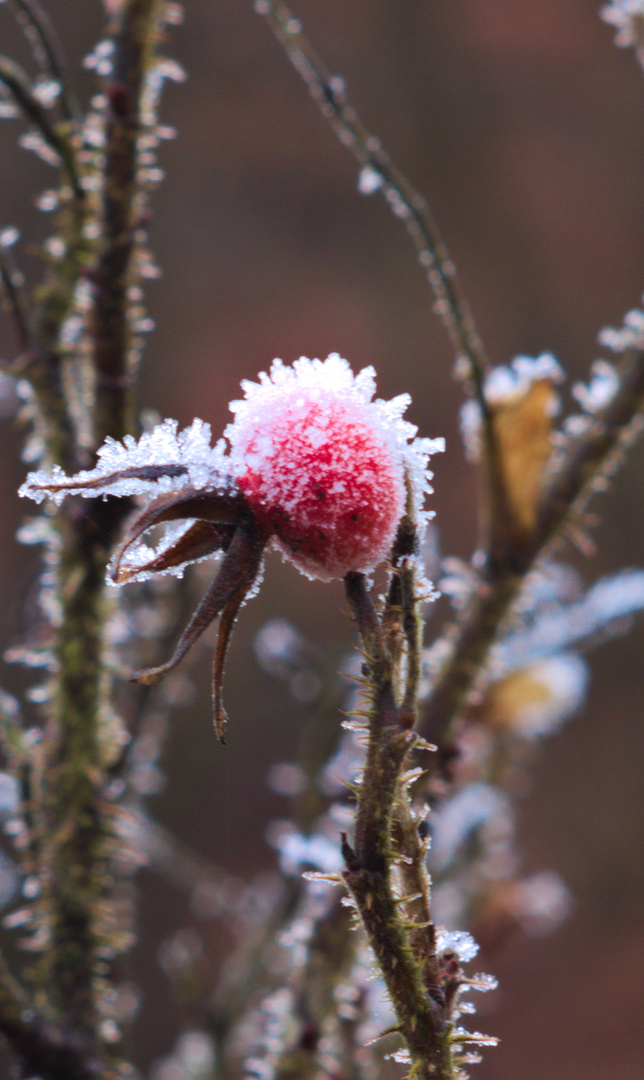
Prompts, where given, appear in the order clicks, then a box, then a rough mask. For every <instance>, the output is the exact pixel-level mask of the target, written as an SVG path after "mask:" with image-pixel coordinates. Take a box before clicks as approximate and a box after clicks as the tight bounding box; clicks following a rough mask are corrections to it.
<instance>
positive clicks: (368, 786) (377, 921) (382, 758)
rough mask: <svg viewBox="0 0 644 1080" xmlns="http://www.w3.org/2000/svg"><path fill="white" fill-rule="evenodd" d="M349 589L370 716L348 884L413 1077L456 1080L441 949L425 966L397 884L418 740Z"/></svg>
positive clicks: (381, 649) (357, 587)
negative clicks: (401, 805) (430, 977)
mask: <svg viewBox="0 0 644 1080" xmlns="http://www.w3.org/2000/svg"><path fill="white" fill-rule="evenodd" d="M345 588H346V593H347V597H348V600H349V603H350V605H351V610H352V612H353V615H354V618H355V620H356V623H357V626H358V630H359V632H360V636H361V639H362V643H363V647H364V651H365V654H366V669H365V676H366V678H367V681H368V688H369V693H370V696H371V710H370V723H369V745H368V749H367V759H366V762H365V767H364V774H363V778H362V782H361V784H360V789H359V797H358V808H357V812H356V824H355V838H354V842H353V846H352V847H351V846H350V845H349V843H348V841H347V840H346V838H344V841H343V856H344V860H345V864H346V870H345V871H344V875H343V876H344V879H345V881H346V883H347V886H348V887H349V889H350V891H351V893H352V895H353V898H354V900H355V902H356V906H357V908H358V911H359V914H360V918H361V920H362V923H363V925H364V928H365V931H366V933H367V936H368V939H369V943H370V945H371V948H372V950H373V952H374V954H375V957H376V960H377V962H378V965H379V967H380V970H381V972H382V975H383V978H384V980H385V983H386V985H387V990H388V992H389V995H390V997H391V1001H392V1004H393V1006H394V1009H395V1012H396V1016H397V1019H398V1022H399V1025H400V1026H399V1030H400V1034H401V1035H402V1036H403V1038H404V1039H405V1042H406V1044H407V1048H408V1050H409V1053H410V1055H411V1061H412V1073H413V1075H414V1076H415V1077H422V1078H423V1080H429V1078H430V1077H432V1078H434V1080H451V1078H452V1077H453V1075H454V1074H453V1065H452V1054H451V1047H450V1031H451V1028H450V1024H449V1019H448V1016H447V1013H446V1010H445V1007H444V1000H443V999H441V994H440V989H439V988H436V989H435V992H434V994H433V995H432V994H430V993H429V992H428V988H427V984H426V979H427V972H428V970H432V972H433V968H432V967H431V965H432V963H433V964H434V965H435V962H436V959H435V948H434V949H433V951H432V950H431V949H430V953H431V956H429V957H423V958H422V959H421V957H420V956H419V955H417V954H416V952H415V950H414V948H413V946H412V941H411V940H410V927H409V925H408V924H407V923H406V922H405V920H404V918H403V915H402V912H401V905H400V904H399V903H397V902H396V898H395V896H394V892H393V883H392V877H391V864H392V860H393V858H394V852H393V850H392V829H393V827H394V811H395V808H396V806H397V803H398V801H399V796H400V783H401V776H402V773H403V770H404V767H405V762H406V761H407V759H408V756H409V753H410V751H411V750H412V749H413V747H414V744H415V743H416V742H417V741H418V738H417V736H416V735H415V734H414V733H413V732H412V731H411V730H409V717H408V716H407V715H406V713H405V712H404V711H403V709H402V708H401V707H400V706H399V705H398V704H397V702H396V699H395V696H394V671H393V662H392V658H391V653H390V652H389V650H388V649H387V646H386V644H385V642H384V640H383V636H382V633H381V624H380V620H379V618H378V615H377V613H376V611H375V608H374V606H373V603H372V601H371V598H370V596H369V594H368V592H367V589H366V585H365V579H364V575H362V574H358V573H349V574H347V576H346V577H345ZM399 828H400V826H399ZM427 940H428V941H429V942H430V943H431V939H430V938H428V939H427ZM428 965H429V967H428Z"/></svg>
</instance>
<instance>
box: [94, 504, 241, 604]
mask: <svg viewBox="0 0 644 1080" xmlns="http://www.w3.org/2000/svg"><path fill="white" fill-rule="evenodd" d="M243 513H244V507H243V496H241V495H239V494H236V495H235V494H232V493H230V492H223V493H222V492H218V491H199V490H198V489H196V488H193V487H185V488H183V489H182V490H181V491H179V492H170V493H165V494H163V495H159V496H158V497H157V498H156V499H154V500H153V501H152V502H151V503H149V504H148V505H147V506H146V507H145V509H144V510H142V511H141V513H140V514H139V516H138V517H137V518H136V519H135V520H134V521H133V522H132V524H131V525H130V527H129V529H128V531H127V533H126V535H125V537H124V539H123V542H122V543H121V546H120V548H119V549H118V551H117V553H116V555H115V556H114V560H113V562H112V566H111V568H110V576H111V578H112V581H114V582H116V584H118V585H121V584H122V583H123V582H125V581H131V580H132V579H133V578H135V577H137V576H139V575H145V576H146V577H147V576H148V575H149V574H152V573H163V572H167V571H169V570H172V569H174V568H177V567H181V566H185V565H186V564H187V563H189V562H195V561H196V560H197V559H203V558H205V557H206V556H208V555H212V554H214V553H215V552H216V551H222V550H223V551H226V550H227V549H228V547H229V545H230V542H231V540H232V537H233V533H234V531H235V522H236V521H237V520H238V519H239V517H240V516H242V515H243ZM192 518H195V519H196V520H195V521H194V523H193V524H192V525H189V526H188V528H187V529H186V530H185V531H184V532H183V533H181V535H180V536H179V537H178V538H177V539H174V541H173V542H171V543H170V544H168V545H167V546H165V547H163V548H162V549H161V550H160V551H157V552H155V553H154V555H153V556H152V557H148V558H146V559H145V560H144V561H143V562H141V561H140V560H137V559H136V555H137V554H140V553H141V551H140V549H139V548H134V547H133V545H134V544H135V543H136V541H137V540H138V539H139V537H140V536H142V535H143V533H145V532H147V531H148V529H151V528H153V527H154V526H155V525H160V524H162V523H164V522H168V521H177V520H180V519H184V520H190V519H192ZM148 550H149V549H147V548H145V549H144V551H145V553H146V554H147V552H148Z"/></svg>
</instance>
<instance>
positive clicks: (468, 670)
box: [423, 351, 644, 745]
mask: <svg viewBox="0 0 644 1080" xmlns="http://www.w3.org/2000/svg"><path fill="white" fill-rule="evenodd" d="M619 375H620V385H619V389H618V390H617V392H616V394H615V395H614V397H613V399H612V400H611V402H610V403H609V404H608V405H607V406H606V408H605V409H603V410H602V411H601V412H599V413H597V414H596V415H595V416H593V417H590V418H589V420H588V424H589V426H588V429H587V430H586V431H585V432H584V433H583V434H582V435H580V436H579V437H578V438H577V439H576V440H574V441H571V442H570V443H569V445H568V447H567V448H566V450H565V451H564V452H562V453H561V457H560V459H559V461H558V462H557V464H556V468H555V470H554V472H553V475H552V476H551V478H550V481H549V483H548V484H547V486H546V487H545V489H544V491H543V494H542V496H541V500H540V508H539V512H538V514H537V524H536V527H535V530H534V533H533V535H532V537H531V539H530V542H529V543H527V544H526V545H525V546H524V548H523V549H522V550H520V551H517V550H516V548H515V547H513V546H512V545H511V544H510V543H508V545H507V546H506V549H505V552H502V553H500V554H498V555H497V558H496V559H495V561H494V562H492V561H491V560H488V565H487V566H486V568H485V570H484V571H483V574H482V577H481V581H480V584H479V587H478V589H477V590H476V592H475V593H474V595H473V596H472V599H471V601H470V604H469V606H468V607H467V608H466V609H465V611H464V613H463V616H462V618H461V619H460V621H459V622H458V623H457V624H456V625H455V626H453V627H452V629H451V631H448V632H451V634H452V640H453V645H452V651H451V654H450V655H449V657H448V658H447V660H446V661H445V663H444V665H443V668H442V670H441V671H440V672H439V674H438V677H437V679H436V682H435V684H434V687H433V689H432V691H431V694H430V696H429V698H428V700H427V702H426V704H425V706H424V710H423V713H424V721H423V733H424V734H425V735H426V736H427V738H429V739H432V741H434V742H437V743H438V744H439V745H440V744H443V743H444V742H445V739H446V738H447V736H448V732H449V728H450V725H451V723H452V721H453V720H454V719H455V718H456V717H457V716H458V714H459V712H460V711H461V709H462V708H463V706H464V705H465V703H466V701H467V698H468V695H469V694H470V692H471V690H472V689H473V688H474V687H475V685H476V682H477V679H478V678H480V677H481V674H482V672H483V670H484V665H485V662H486V659H487V656H488V653H489V651H490V648H491V646H492V645H493V643H494V641H495V639H496V637H497V635H498V633H499V630H500V629H501V627H502V626H503V624H504V622H505V621H506V619H507V618H508V617H509V615H510V612H511V610H512V605H513V604H514V602H515V601H516V599H517V597H518V595H519V592H520V590H521V587H522V585H523V581H524V579H525V577H526V575H527V574H528V573H529V572H530V571H531V570H532V569H533V568H534V566H535V563H536V562H537V560H538V559H539V558H541V557H542V556H543V555H544V553H545V551H546V550H547V549H548V548H549V547H550V546H551V545H552V544H553V543H554V542H555V541H556V540H557V539H558V538H559V537H560V535H561V533H562V532H563V531H565V527H566V524H567V522H569V521H570V520H571V518H575V517H578V516H579V515H580V514H581V512H582V511H583V509H584V507H585V505H586V503H587V501H588V499H589V498H590V496H591V495H592V492H593V481H594V480H595V479H596V478H597V477H600V476H601V475H602V473H604V472H606V471H608V470H610V468H611V467H612V466H613V464H614V463H615V459H616V458H617V457H618V456H619V454H620V453H621V451H622V450H623V449H624V448H625V446H626V444H627V442H628V441H629V440H630V439H631V438H632V437H634V436H635V435H636V434H638V433H639V431H640V430H641V428H642V423H641V421H639V423H638V414H639V413H640V412H641V411H642V409H643V408H644V352H639V351H634V352H631V353H629V354H627V355H625V357H624V359H623V361H622V364H621V369H620V371H619ZM497 551H499V549H498V548H497Z"/></svg>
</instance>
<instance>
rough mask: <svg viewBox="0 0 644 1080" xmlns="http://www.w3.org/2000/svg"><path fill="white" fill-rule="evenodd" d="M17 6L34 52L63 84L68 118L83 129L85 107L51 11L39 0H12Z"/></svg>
mask: <svg viewBox="0 0 644 1080" xmlns="http://www.w3.org/2000/svg"><path fill="white" fill-rule="evenodd" d="M10 2H11V6H12V7H14V8H15V9H16V19H17V21H18V22H19V23H20V24H21V25H22V27H23V29H24V31H25V34H26V36H27V38H28V39H29V41H30V42H32V44H33V46H34V54H35V57H36V59H37V60H40V57H39V55H38V54H39V52H40V53H41V54H42V61H41V64H42V66H43V67H44V69H45V71H47V73H48V74H49V76H50V77H51V78H52V79H53V80H54V81H55V82H57V83H58V85H59V86H60V93H59V94H58V97H57V99H56V100H57V102H58V104H59V106H60V112H61V114H62V117H63V119H64V120H66V121H67V122H68V123H69V124H70V125H75V126H76V127H77V128H79V129H80V125H81V120H82V117H81V111H80V108H79V105H78V102H77V100H76V96H75V95H74V93H73V91H72V90H71V87H70V83H69V74H68V71H67V63H66V61H65V56H64V53H63V49H62V46H61V44H60V41H59V39H58V35H57V33H56V31H55V29H54V26H53V25H52V22H51V19H50V18H49V15H48V14H47V12H46V11H45V10H44V9H43V8H42V7H41V6H40V4H39V3H38V0H10Z"/></svg>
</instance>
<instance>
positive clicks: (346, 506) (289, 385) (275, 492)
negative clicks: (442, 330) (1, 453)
mask: <svg viewBox="0 0 644 1080" xmlns="http://www.w3.org/2000/svg"><path fill="white" fill-rule="evenodd" d="M374 374H375V373H374V371H373V369H372V368H365V369H364V370H363V371H361V372H360V374H359V375H358V376H356V377H354V376H353V374H352V372H351V369H350V367H349V365H348V363H347V361H346V360H343V359H341V357H339V356H338V355H337V354H335V353H334V354H332V355H331V356H329V357H328V359H327V360H325V361H324V362H321V361H320V360H312V361H311V360H308V359H307V358H306V357H300V359H299V360H297V361H296V362H295V364H294V366H293V368H285V367H284V366H283V364H282V362H281V361H280V360H275V361H274V363H273V367H272V368H271V374H270V377H269V376H267V375H266V374H264V373H262V375H261V376H260V383H259V384H255V383H249V382H246V383H244V390H245V393H246V398H245V400H243V401H235V402H233V404H232V405H231V409H232V411H233V412H234V413H235V414H236V415H235V421H234V423H232V424H230V425H229V426H228V427H227V429H226V436H227V439H228V442H229V443H230V453H229V454H226V452H225V450H224V448H223V445H222V443H221V442H220V443H218V444H217V445H216V446H215V448H214V449H211V448H210V443H209V435H210V429H209V427H208V425H204V424H203V423H202V422H200V421H198V420H195V422H194V423H193V425H192V427H191V428H188V429H186V430H185V431H183V432H181V433H180V434H177V424H176V422H175V421H171V420H164V421H163V423H161V424H159V425H158V426H157V427H156V428H155V429H154V430H153V431H151V432H147V433H145V434H144V435H142V436H141V439H140V440H139V442H138V443H137V442H136V441H135V440H134V439H133V438H132V437H131V436H126V437H125V440H124V443H123V444H121V443H115V442H114V440H113V439H108V441H107V442H106V443H105V445H104V446H102V447H101V448H100V449H99V450H98V453H97V456H98V462H99V463H98V465H97V467H96V468H95V469H93V470H85V471H83V472H81V473H78V474H77V475H76V476H74V477H70V478H67V477H65V475H64V474H63V473H62V471H61V470H60V468H59V469H54V470H53V471H52V472H51V473H48V472H46V471H39V472H35V473H30V474H29V476H28V477H27V480H26V482H25V484H23V486H22V487H21V489H20V492H19V494H21V495H25V496H28V497H30V498H32V499H35V500H36V502H40V501H42V499H43V498H45V497H46V496H47V495H48V496H50V497H51V498H52V499H53V500H54V501H55V502H60V501H61V499H62V498H64V496H65V495H82V496H84V497H85V498H96V497H97V496H103V497H105V496H106V495H120V496H142V495H151V496H152V499H151V501H150V502H149V503H148V504H147V506H146V507H145V508H144V509H143V511H142V512H141V513H140V514H139V515H138V516H137V517H136V518H135V519H134V521H133V522H132V523H131V525H130V526H129V528H128V530H127V532H126V534H125V538H124V540H123V541H122V543H121V545H120V547H119V549H118V550H117V553H116V555H115V557H114V560H113V563H112V566H111V569H110V577H111V579H112V580H113V581H114V582H116V583H117V584H122V583H123V582H125V581H129V580H136V581H144V580H146V578H147V577H149V576H150V575H151V574H154V573H168V572H176V571H177V570H178V571H181V570H182V569H183V568H184V567H185V566H187V565H188V564H189V563H192V562H195V561H197V560H198V559H204V558H207V557H208V556H210V555H213V554H215V553H218V552H220V551H223V552H224V553H225V554H224V558H223V561H222V564H221V567H220V568H219V570H218V571H217V574H216V576H215V578H214V580H213V582H212V584H211V586H210V588H209V589H208V591H207V593H206V595H205V597H204V599H203V600H202V602H201V604H200V605H199V607H198V608H197V610H196V612H195V614H194V615H193V617H192V619H191V620H190V622H189V624H188V626H187V628H186V630H185V631H184V633H183V634H182V636H181V638H180V641H179V644H178V645H177V648H176V650H175V653H174V655H173V656H172V658H171V659H170V660H169V661H168V662H167V663H165V664H162V665H161V666H160V667H156V668H153V669H151V670H148V671H142V672H137V673H136V674H134V675H133V676H132V678H133V681H135V682H143V683H145V684H146V685H151V684H154V683H156V682H158V680H159V679H160V678H162V677H163V676H164V675H166V674H167V673H168V672H169V671H172V669H173V668H174V667H175V666H176V665H177V664H178V663H179V661H180V660H182V659H183V657H184V656H185V654H186V653H187V652H188V650H189V649H190V648H191V646H192V645H193V644H194V642H195V641H196V640H197V638H198V637H199V636H200V635H201V634H202V633H203V631H204V630H206V628H207V627H208V626H209V625H210V623H211V622H212V621H213V620H214V619H216V618H217V617H219V637H218V641H217V648H216V655H215V665H214V691H213V699H214V709H215V725H216V728H217V734H218V736H219V738H220V740H222V741H223V738H224V731H225V728H226V713H225V711H224V708H223V705H222V702H221V682H222V678H223V670H224V663H225V659H226V652H227V648H228V641H229V638H230V634H231V632H232V629H233V626H234V623H235V620H236V618H237V613H238V611H239V608H240V607H241V605H242V604H243V602H244V600H245V599H246V598H247V597H248V596H251V595H252V594H253V592H254V591H256V588H257V587H258V583H259V578H260V575H261V569H262V560H263V553H264V549H265V547H266V545H267V544H269V543H272V544H274V545H275V546H276V547H277V548H278V550H279V551H281V552H282V554H283V555H284V556H285V557H286V558H287V559H289V560H290V561H291V562H292V563H294V564H295V566H297V568H298V569H299V570H301V571H302V573H304V574H306V575H307V576H308V577H310V578H320V579H321V580H323V581H328V580H331V579H332V578H341V577H345V576H346V575H347V574H349V573H350V572H353V573H361V574H365V573H367V574H368V573H371V572H372V571H373V570H374V569H375V568H376V566H377V565H378V564H379V563H380V562H382V560H383V559H384V558H385V556H386V555H387V553H388V552H389V550H390V549H391V547H392V544H393V541H394V538H395V534H396V530H397V528H398V524H399V522H400V521H401V519H402V517H403V514H404V513H405V512H406V513H407V514H408V515H409V516H410V517H411V518H413V520H414V521H415V522H420V521H421V520H425V519H426V518H427V517H428V516H429V514H428V512H427V511H424V510H423V509H422V506H423V503H424V497H425V493H426V492H429V491H431V487H430V486H429V480H430V479H431V473H429V472H428V470H427V460H428V457H429V455H430V454H431V453H435V452H436V451H438V450H443V448H444V443H443V441H442V440H441V439H435V440H433V441H431V440H429V439H416V438H415V435H416V428H415V427H414V426H413V425H412V424H409V423H407V422H406V421H404V420H403V419H402V413H403V412H404V410H405V408H406V406H407V405H408V403H409V398H408V397H406V396H401V397H400V398H397V399H396V400H395V401H390V402H383V401H380V400H377V401H375V402H373V401H372V400H371V399H372V397H373V395H374V392H375V381H374ZM406 507H407V510H406V509H405V508H406ZM177 519H188V523H187V525H186V526H185V527H184V528H182V529H181V530H180V532H179V534H178V535H177V534H176V533H175V532H172V533H171V534H170V537H169V538H168V537H166V538H164V540H163V541H162V542H161V544H160V545H159V547H158V548H157V549H156V550H155V551H150V549H149V548H147V547H146V546H145V545H144V544H142V543H141V542H140V540H139V538H140V537H141V536H142V535H143V534H144V533H146V532H147V531H148V530H149V529H151V528H153V527H154V526H156V525H159V524H162V523H166V522H169V521H176V520H177ZM410 554H411V552H410ZM430 591H431V588H430Z"/></svg>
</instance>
